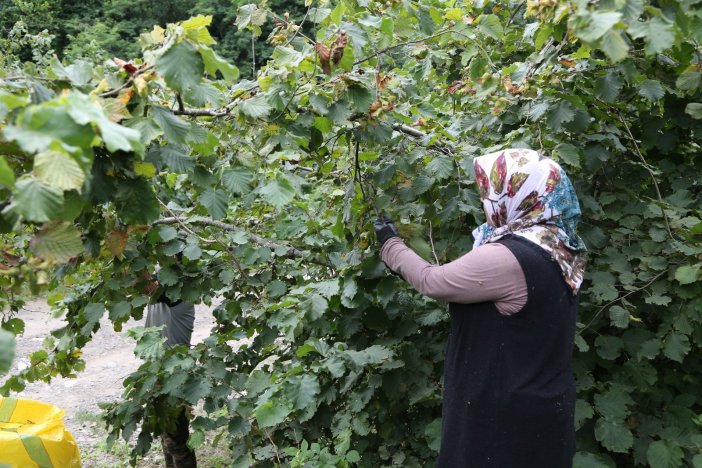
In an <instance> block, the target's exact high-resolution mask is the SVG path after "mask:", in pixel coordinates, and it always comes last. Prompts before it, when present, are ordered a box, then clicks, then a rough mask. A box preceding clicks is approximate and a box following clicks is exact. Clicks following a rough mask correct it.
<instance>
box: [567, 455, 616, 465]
mask: <svg viewBox="0 0 702 468" xmlns="http://www.w3.org/2000/svg"><path fill="white" fill-rule="evenodd" d="M573 468H610V466H609V465H608V464H607V463H605V462H604V461H603V460H602V458H600V456H599V455H595V454H594V453H589V452H576V453H575V457H573Z"/></svg>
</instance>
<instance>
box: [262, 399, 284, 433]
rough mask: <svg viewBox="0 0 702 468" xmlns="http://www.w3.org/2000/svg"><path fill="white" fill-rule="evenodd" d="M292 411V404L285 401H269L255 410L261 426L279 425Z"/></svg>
mask: <svg viewBox="0 0 702 468" xmlns="http://www.w3.org/2000/svg"><path fill="white" fill-rule="evenodd" d="M291 412H292V408H291V406H290V405H289V404H288V403H287V402H283V401H279V400H278V401H269V402H267V403H265V404H263V405H261V406H259V407H258V408H256V411H254V415H255V417H256V422H258V426H259V427H272V426H277V425H278V424H280V423H282V422H283V421H284V420H285V417H286V416H287V415H289V414H290V413H291Z"/></svg>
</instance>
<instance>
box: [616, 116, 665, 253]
mask: <svg viewBox="0 0 702 468" xmlns="http://www.w3.org/2000/svg"><path fill="white" fill-rule="evenodd" d="M615 112H616V113H617V117H619V121H620V122H621V123H622V125H624V128H625V129H626V133H627V135H628V136H629V139H630V140H631V142H632V143H633V145H634V150H635V151H636V155H637V156H638V157H639V159H641V162H642V163H643V166H644V168H645V169H646V170H647V171H648V174H649V175H650V176H651V180H652V181H653V186H654V188H655V189H656V196H657V197H658V201H659V202H660V204H661V214H662V215H663V221H665V228H666V230H667V231H668V236H669V237H670V239H671V240H675V236H673V231H671V230H670V222H669V221H668V215H667V214H666V213H665V208H664V207H663V205H664V203H665V202H664V201H663V197H662V196H661V190H660V188H659V187H658V181H657V180H656V175H655V174H654V173H653V169H651V166H649V165H648V162H646V158H644V155H643V153H641V149H640V148H639V145H638V143H636V139H634V135H632V133H631V129H630V128H629V125H628V124H627V123H626V120H624V117H622V115H621V114H620V113H619V112H618V111H615Z"/></svg>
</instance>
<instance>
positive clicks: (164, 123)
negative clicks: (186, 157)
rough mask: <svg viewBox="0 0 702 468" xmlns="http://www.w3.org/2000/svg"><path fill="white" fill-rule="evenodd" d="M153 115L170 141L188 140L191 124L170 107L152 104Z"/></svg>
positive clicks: (181, 142) (182, 141) (183, 141)
mask: <svg viewBox="0 0 702 468" xmlns="http://www.w3.org/2000/svg"><path fill="white" fill-rule="evenodd" d="M151 116H152V117H153V118H154V120H155V121H156V124H158V126H159V127H161V130H163V134H164V136H165V137H166V140H168V142H169V143H179V144H183V143H185V142H186V141H187V140H188V135H189V133H190V124H189V123H188V122H186V121H185V120H183V119H181V118H180V117H178V116H177V115H175V114H174V113H173V112H172V111H171V110H170V109H167V108H165V107H162V106H152V107H151Z"/></svg>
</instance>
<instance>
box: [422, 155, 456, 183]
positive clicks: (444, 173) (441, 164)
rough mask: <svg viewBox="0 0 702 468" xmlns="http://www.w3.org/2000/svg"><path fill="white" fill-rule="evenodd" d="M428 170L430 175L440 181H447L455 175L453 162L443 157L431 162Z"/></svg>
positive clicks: (427, 167)
mask: <svg viewBox="0 0 702 468" xmlns="http://www.w3.org/2000/svg"><path fill="white" fill-rule="evenodd" d="M426 170H427V172H428V173H429V174H431V175H432V176H434V177H436V178H437V179H439V180H441V179H446V178H447V177H450V176H451V175H452V174H453V171H454V167H453V160H451V159H450V158H443V157H437V158H434V159H432V160H431V161H429V164H427V166H426Z"/></svg>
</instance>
